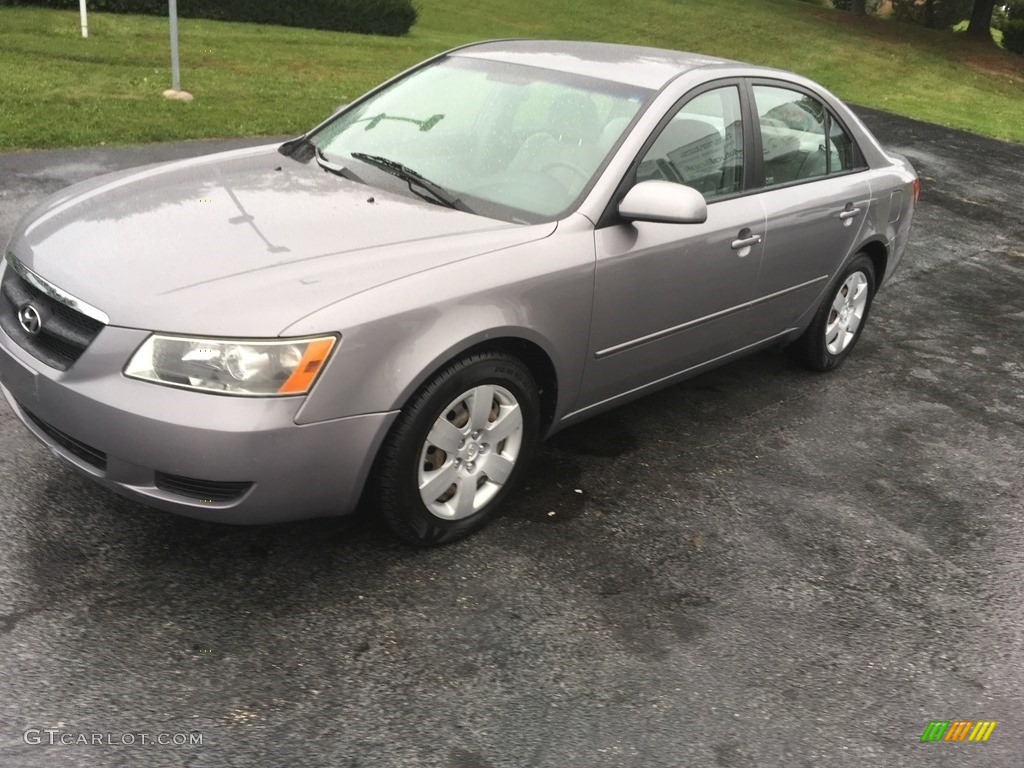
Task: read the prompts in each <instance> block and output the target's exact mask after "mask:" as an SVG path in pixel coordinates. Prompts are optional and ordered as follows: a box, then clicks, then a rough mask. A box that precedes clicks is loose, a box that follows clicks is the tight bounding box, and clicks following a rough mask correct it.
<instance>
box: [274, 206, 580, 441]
mask: <svg viewBox="0 0 1024 768" xmlns="http://www.w3.org/2000/svg"><path fill="white" fill-rule="evenodd" d="M594 261H595V255H594V232H593V225H592V224H591V223H590V221H589V220H587V219H586V218H585V217H583V216H581V215H573V216H571V217H569V218H568V219H566V220H564V221H562V222H559V225H558V227H557V228H556V229H555V231H554V233H553V234H552V235H550V236H549V237H547V238H545V239H543V240H538V241H534V242H530V243H524V244H522V245H516V246H513V247H510V248H506V249H504V250H499V251H494V252H491V253H486V254H482V255H480V256H475V257H473V258H469V259H464V260H461V261H458V262H454V263H451V264H447V265H444V266H442V267H439V268H437V269H432V270H429V271H426V272H421V273H419V274H415V275H410V276H409V277H406V278H403V279H401V280H396V281H393V282H391V283H387V284H385V285H382V286H378V287H377V288H374V289H372V290H370V291H366V292H364V293H361V294H358V295H356V296H352V297H350V298H348V299H345V300H344V301H341V302H338V303H337V304H334V305H332V306H330V307H327V308H325V309H323V310H321V311H319V312H316V313H314V314H312V315H310V316H308V317H306V318H304V319H303V320H301V321H299V322H298V323H296V324H294V325H292V326H290V327H289V328H287V329H286V330H285V331H284V332H283V334H282V335H285V336H305V335H312V334H319V333H325V332H340V333H341V334H342V340H341V344H340V346H339V348H338V349H337V351H336V352H335V354H334V355H333V357H332V359H331V361H330V362H329V364H328V367H327V369H326V370H325V371H324V373H323V374H322V375H321V378H320V381H318V382H317V385H316V387H315V388H314V390H313V392H312V393H311V394H310V396H309V397H308V398H307V401H306V403H305V404H304V405H303V407H302V408H301V409H300V411H299V413H298V414H297V416H296V421H297V422H298V423H301V424H305V423H313V422H318V421H325V420H328V419H336V418H343V417H347V416H353V415H359V414H366V413H381V412H386V411H393V410H398V409H400V408H402V406H403V405H404V404H405V403H406V402H407V401H408V400H409V398H410V397H411V396H412V395H413V393H414V392H416V390H417V389H419V388H420V387H421V386H422V385H423V384H424V383H425V382H426V381H427V380H429V378H430V377H431V376H432V375H433V374H434V373H435V372H436V371H437V370H438V369H440V368H441V367H442V366H443V365H445V364H446V363H447V362H449V361H451V360H452V359H454V358H457V357H459V356H460V354H462V353H463V352H465V351H466V350H467V349H469V348H471V347H475V346H477V345H479V344H481V343H484V342H488V341H498V340H501V339H509V338H512V339H522V340H525V341H529V342H531V343H533V344H535V345H537V346H538V347H540V348H541V349H543V350H544V352H545V353H546V354H547V355H548V357H549V358H550V360H551V362H552V365H553V366H554V369H555V375H556V376H557V379H558V402H557V404H556V407H555V418H556V419H557V418H559V417H560V416H561V415H562V414H564V413H567V412H569V411H570V410H571V408H572V406H573V405H574V404H575V401H576V397H577V394H578V391H579V383H580V378H581V376H582V373H583V363H584V360H585V357H586V349H587V339H588V335H589V331H590V319H591V307H592V303H593V286H594Z"/></svg>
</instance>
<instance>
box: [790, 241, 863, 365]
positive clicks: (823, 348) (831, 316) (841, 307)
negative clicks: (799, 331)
mask: <svg viewBox="0 0 1024 768" xmlns="http://www.w3.org/2000/svg"><path fill="white" fill-rule="evenodd" d="M874 295H875V268H874V264H873V263H872V261H871V259H870V258H869V257H868V256H867V255H866V254H863V253H860V254H857V256H856V257H855V258H854V259H853V261H851V262H850V264H849V266H847V267H846V269H845V270H843V272H842V273H841V275H840V277H839V279H838V280H837V281H836V282H835V283H834V284H833V288H832V289H831V290H830V291H829V292H828V293H827V294H826V295H825V299H824V301H822V303H821V305H820V306H819V307H818V311H817V312H815V314H814V319H813V320H811V324H810V325H809V326H808V327H807V330H806V331H804V333H803V335H802V336H800V338H798V339H797V340H796V341H794V342H793V343H792V344H791V345H790V347H789V350H788V351H789V353H790V356H791V357H792V358H793V359H794V360H796V362H798V363H800V364H801V365H803V366H804V367H806V368H810V369H811V370H812V371H830V370H833V369H834V368H838V367H839V366H840V365H841V364H842V363H843V361H844V360H845V359H846V357H847V356H848V355H849V354H850V352H851V351H852V350H853V347H854V345H855V344H856V343H857V340H858V339H859V338H860V334H861V332H862V331H863V330H864V324H865V323H866V322H867V319H868V312H869V311H870V310H871V300H872V299H873V298H874Z"/></svg>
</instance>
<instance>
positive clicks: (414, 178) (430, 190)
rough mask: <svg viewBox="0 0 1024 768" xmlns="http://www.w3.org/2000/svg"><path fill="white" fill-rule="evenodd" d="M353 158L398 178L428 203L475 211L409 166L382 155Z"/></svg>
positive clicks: (362, 153) (468, 211) (353, 155)
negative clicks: (417, 189)
mask: <svg viewBox="0 0 1024 768" xmlns="http://www.w3.org/2000/svg"><path fill="white" fill-rule="evenodd" d="M352 157H354V158H355V159H356V160H362V161H363V162H364V163H369V164H370V165H372V166H374V167H376V168H380V169H381V170H382V171H384V172H386V173H390V174H391V175H392V176H396V177H398V178H399V179H401V180H402V181H404V182H405V183H406V184H408V185H409V191H410V192H412V193H413V194H414V195H417V196H419V197H421V198H423V199H424V200H427V201H428V202H433V203H439V204H440V205H443V206H445V207H446V208H454V209H455V210H457V211H465V212H466V213H472V212H473V211H471V210H470V208H469V207H468V206H467V205H466V204H465V203H464V202H462V200H460V199H459V198H457V197H451V195H450V193H449V192H448V190H447V189H445V188H444V187H442V186H441V185H440V184H437V183H435V182H433V181H431V180H430V179H428V178H427V177H425V176H423V175H422V174H420V173H417V172H416V171H414V170H413V169H412V168H410V167H409V166H407V165H402V164H401V163H399V162H398V161H396V160H390V159H388V158H386V157H381V156H380V155H368V154H367V153H365V152H353V153H352ZM413 185H415V186H417V187H419V188H420V189H422V190H425V191H426V192H427V194H423V193H422V192H417V191H416V189H414V188H413Z"/></svg>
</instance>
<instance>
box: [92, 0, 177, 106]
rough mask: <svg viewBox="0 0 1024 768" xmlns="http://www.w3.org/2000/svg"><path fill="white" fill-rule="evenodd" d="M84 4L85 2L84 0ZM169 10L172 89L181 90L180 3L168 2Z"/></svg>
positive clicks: (175, 0)
mask: <svg viewBox="0 0 1024 768" xmlns="http://www.w3.org/2000/svg"><path fill="white" fill-rule="evenodd" d="M82 2H83V3H84V2H85V0H82ZM167 10H168V12H169V14H170V16H171V88H173V89H174V90H175V91H180V90H181V68H180V67H179V66H178V2H177V0H168V7H167Z"/></svg>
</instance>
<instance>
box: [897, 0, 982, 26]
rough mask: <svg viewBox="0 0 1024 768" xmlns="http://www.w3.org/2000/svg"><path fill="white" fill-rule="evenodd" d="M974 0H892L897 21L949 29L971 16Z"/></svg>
mask: <svg viewBox="0 0 1024 768" xmlns="http://www.w3.org/2000/svg"><path fill="white" fill-rule="evenodd" d="M973 7H974V0H892V13H893V16H894V17H895V18H896V20H897V21H911V22H913V23H915V24H924V25H925V26H926V27H931V28H932V29H949V28H950V27H952V26H954V25H955V24H959V23H960V22H961V21H963V20H964V19H969V18H970V17H971V9H972V8H973Z"/></svg>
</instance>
